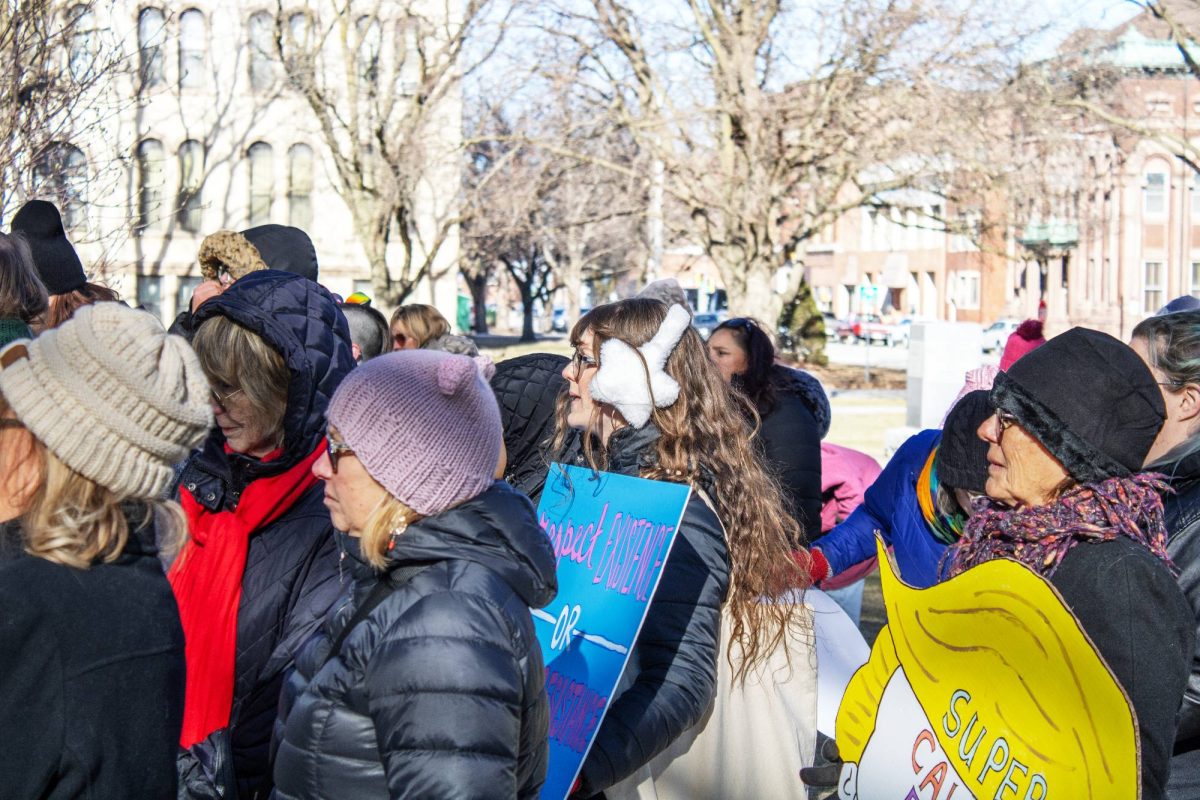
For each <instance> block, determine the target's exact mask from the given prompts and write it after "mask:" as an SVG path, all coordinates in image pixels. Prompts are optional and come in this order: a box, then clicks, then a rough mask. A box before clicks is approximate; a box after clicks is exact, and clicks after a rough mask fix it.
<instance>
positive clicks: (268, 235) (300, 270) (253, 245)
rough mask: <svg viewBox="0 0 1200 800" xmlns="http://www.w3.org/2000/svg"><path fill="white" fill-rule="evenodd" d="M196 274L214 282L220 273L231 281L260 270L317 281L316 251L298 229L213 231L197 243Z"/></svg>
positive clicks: (264, 227)
mask: <svg viewBox="0 0 1200 800" xmlns="http://www.w3.org/2000/svg"><path fill="white" fill-rule="evenodd" d="M198 260H199V261H200V273H201V274H202V275H203V276H204V277H205V278H208V279H209V280H217V279H218V278H219V276H220V274H221V273H222V272H227V273H229V275H230V277H232V278H233V279H234V280H237V279H238V278H242V277H245V276H246V275H248V274H249V273H251V272H255V271H257V270H260V269H278V270H282V271H283V272H290V273H292V274H293V275H299V276H301V277H303V278H308V279H309V280H310V281H314V282H315V281H316V280H317V251H316V250H315V249H314V248H313V243H312V239H310V238H308V234H307V233H305V232H304V231H302V230H300V229H299V228H293V227H290V226H287V225H259V226H258V227H256V228H249V229H247V230H244V231H242V232H241V233H235V232H234V231H217V232H216V233H211V234H209V235H208V236H206V237H204V241H203V242H201V243H200V254H199V257H198Z"/></svg>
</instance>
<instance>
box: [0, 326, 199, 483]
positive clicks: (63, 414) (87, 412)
mask: <svg viewBox="0 0 1200 800" xmlns="http://www.w3.org/2000/svg"><path fill="white" fill-rule="evenodd" d="M25 352H27V353H28V357H24V353H25ZM0 366H2V368H0V394H3V396H4V399H5V400H7V401H8V404H9V406H11V407H12V409H13V412H14V413H15V414H16V416H17V419H19V420H20V421H21V423H22V424H24V426H25V427H26V428H27V429H28V430H29V431H30V432H31V433H32V434H33V435H34V436H36V437H37V438H38V440H39V441H41V442H42V443H43V444H44V445H45V446H46V448H47V449H48V450H49V451H50V452H52V453H53V454H54V455H55V456H57V457H58V458H59V459H60V460H61V461H62V462H63V463H65V464H66V465H67V466H69V467H70V468H71V469H73V470H75V471H76V472H78V473H80V474H82V475H84V476H85V477H87V478H90V479H91V480H93V481H95V482H96V483H98V484H100V485H101V486H105V487H107V488H108V489H111V490H112V491H114V492H116V493H118V494H120V495H124V496H127V497H143V498H154V497H158V496H161V495H162V494H163V493H164V492H165V491H166V490H167V488H168V487H169V486H170V485H171V480H172V478H173V477H174V468H175V466H176V465H177V464H179V463H180V462H182V461H183V460H184V459H185V458H187V456H188V453H189V452H190V451H191V449H192V448H193V447H195V446H196V445H198V444H199V443H200V442H201V441H202V440H203V439H204V436H205V435H206V434H207V433H208V430H209V428H210V427H211V426H212V422H213V416H212V407H211V406H210V404H209V387H208V381H207V379H206V378H205V376H204V372H203V371H202V370H201V369H200V362H199V360H198V359H197V358H196V354H195V353H194V352H193V351H192V348H191V346H190V345H189V344H188V343H187V341H186V340H184V339H183V338H182V337H180V336H172V335H169V334H168V333H167V332H166V331H165V330H164V329H163V326H162V324H161V323H160V322H159V321H158V319H157V318H155V317H153V316H152V315H150V314H148V313H146V312H145V311H135V310H134V309H131V308H128V307H126V306H124V305H121V304H120V303H97V304H95V305H91V306H84V307H83V308H81V309H79V310H78V311H76V312H75V315H74V316H73V317H72V318H71V319H70V320H68V321H67V322H64V323H63V324H62V325H61V326H59V327H58V328H53V329H51V330H48V331H46V332H45V333H43V334H42V335H41V336H39V337H38V338H36V339H33V340H30V341H17V342H14V343H12V344H10V345H9V346H8V347H6V348H4V350H3V351H0Z"/></svg>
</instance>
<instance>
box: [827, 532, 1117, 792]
mask: <svg viewBox="0 0 1200 800" xmlns="http://www.w3.org/2000/svg"><path fill="white" fill-rule="evenodd" d="M879 565H880V571H881V573H882V582H883V597H884V605H885V606H886V607H887V618H888V625H887V626H886V627H885V628H884V629H883V630H882V631H880V634H879V637H878V639H876V641H875V646H874V647H873V648H872V650H871V658H870V660H869V661H868V662H867V663H866V664H865V665H863V666H862V667H861V668H860V669H859V670H858V672H856V673H855V675H854V677H853V678H852V679H851V681H850V685H849V686H848V687H847V689H846V694H845V697H844V698H843V699H842V704H841V706H840V708H839V709H838V716H837V743H838V747H839V749H840V751H841V755H842V758H843V759H844V760H845V762H846V764H845V766H844V767H843V768H842V773H841V779H840V785H839V787H838V796H839V797H840V798H842V799H843V800H850V799H852V798H860V799H861V800H875V798H896V800H968V798H980V800H983V799H984V798H986V800H1004V799H1006V798H1014V799H1015V800H1045V799H1046V798H1054V800H1061V799H1062V798H1071V797H1078V798H1100V797H1113V798H1118V797H1119V798H1136V797H1138V795H1139V791H1140V786H1139V780H1138V737H1137V728H1136V724H1135V722H1134V715H1133V712H1132V710H1131V708H1130V705H1129V701H1128V699H1127V698H1126V696H1125V693H1124V691H1123V690H1122V689H1121V687H1120V685H1119V684H1118V683H1117V681H1116V679H1114V678H1113V676H1112V674H1111V673H1110V672H1109V669H1108V667H1107V666H1106V665H1105V663H1104V661H1103V660H1102V659H1101V658H1100V656H1099V655H1098V654H1097V653H1096V650H1095V648H1094V647H1093V646H1092V643H1091V642H1090V641H1089V640H1088V638H1087V636H1086V635H1085V634H1084V632H1083V630H1082V629H1081V628H1080V626H1079V622H1078V621H1077V620H1076V619H1075V617H1074V615H1072V614H1071V612H1070V611H1069V610H1068V609H1067V608H1066V607H1065V606H1064V605H1063V602H1062V599H1061V598H1060V597H1059V596H1058V593H1057V592H1055V591H1054V589H1053V588H1052V587H1051V586H1050V584H1049V583H1047V582H1046V580H1045V579H1043V578H1042V577H1040V576H1039V575H1036V574H1035V573H1033V572H1032V571H1030V570H1029V569H1027V568H1026V567H1024V566H1022V565H1021V564H1018V563H1016V562H1015V561H1008V560H996V561H991V562H988V563H986V564H982V565H980V566H978V567H974V568H972V569H970V570H968V571H966V572H964V573H962V574H961V575H958V576H956V577H954V578H952V579H950V580H948V581H946V582H945V583H941V584H938V585H936V586H933V587H931V588H929V589H914V588H912V587H910V586H906V585H905V584H904V583H902V582H901V581H900V579H899V578H898V577H897V576H896V572H895V567H894V565H893V564H892V563H891V561H890V558H889V557H888V555H887V553H886V551H885V550H884V548H883V546H882V544H880V545H879Z"/></svg>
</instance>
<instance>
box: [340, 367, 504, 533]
mask: <svg viewBox="0 0 1200 800" xmlns="http://www.w3.org/2000/svg"><path fill="white" fill-rule="evenodd" d="M328 416H329V424H330V425H331V426H333V427H335V428H337V430H338V433H339V434H340V435H341V437H342V439H343V440H344V441H345V442H346V444H348V445H349V446H350V448H351V449H352V450H353V451H354V455H355V456H357V457H358V460H359V461H361V462H362V465H363V466H364V467H365V468H366V470H367V473H368V474H369V475H370V476H371V477H372V478H374V479H375V480H377V481H379V483H380V485H382V486H383V488H385V489H387V490H388V492H389V493H390V494H391V495H392V496H393V497H395V498H396V499H397V500H399V501H400V502H402V503H404V504H405V505H406V506H408V507H409V508H411V509H412V510H414V511H416V512H417V513H418V514H423V515H426V516H428V515H431V514H438V513H440V512H442V511H445V510H446V509H448V508H452V507H453V506H456V505H458V504H459V503H462V502H464V501H466V500H470V499H471V498H472V497H476V496H477V495H480V494H482V493H483V492H484V491H485V490H487V488H488V487H489V486H491V485H492V476H493V474H494V473H495V471H496V464H497V462H499V460H500V440H501V429H500V410H499V408H497V406H496V398H495V396H494V395H493V394H492V390H491V388H489V387H488V385H487V383H485V382H484V380H483V378H482V376H481V375H480V374H479V369H478V368H477V366H476V364H475V361H474V360H472V359H470V358H468V357H467V356H460V355H453V354H450V353H442V352H437V351H433V350H403V351H398V352H395V353H388V354H387V355H383V356H379V357H378V358H373V359H371V360H370V361H368V362H367V363H365V364H363V365H362V366H360V367H357V368H355V369H354V370H353V371H352V372H351V373H350V374H349V375H347V376H346V378H345V380H343V381H342V384H341V386H339V387H338V390H337V392H335V393H334V395H333V400H332V401H331V402H330V404H329V415H328Z"/></svg>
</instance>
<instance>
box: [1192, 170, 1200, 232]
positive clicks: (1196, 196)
mask: <svg viewBox="0 0 1200 800" xmlns="http://www.w3.org/2000/svg"><path fill="white" fill-rule="evenodd" d="M1192 222H1193V224H1200V172H1193V173H1192Z"/></svg>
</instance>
